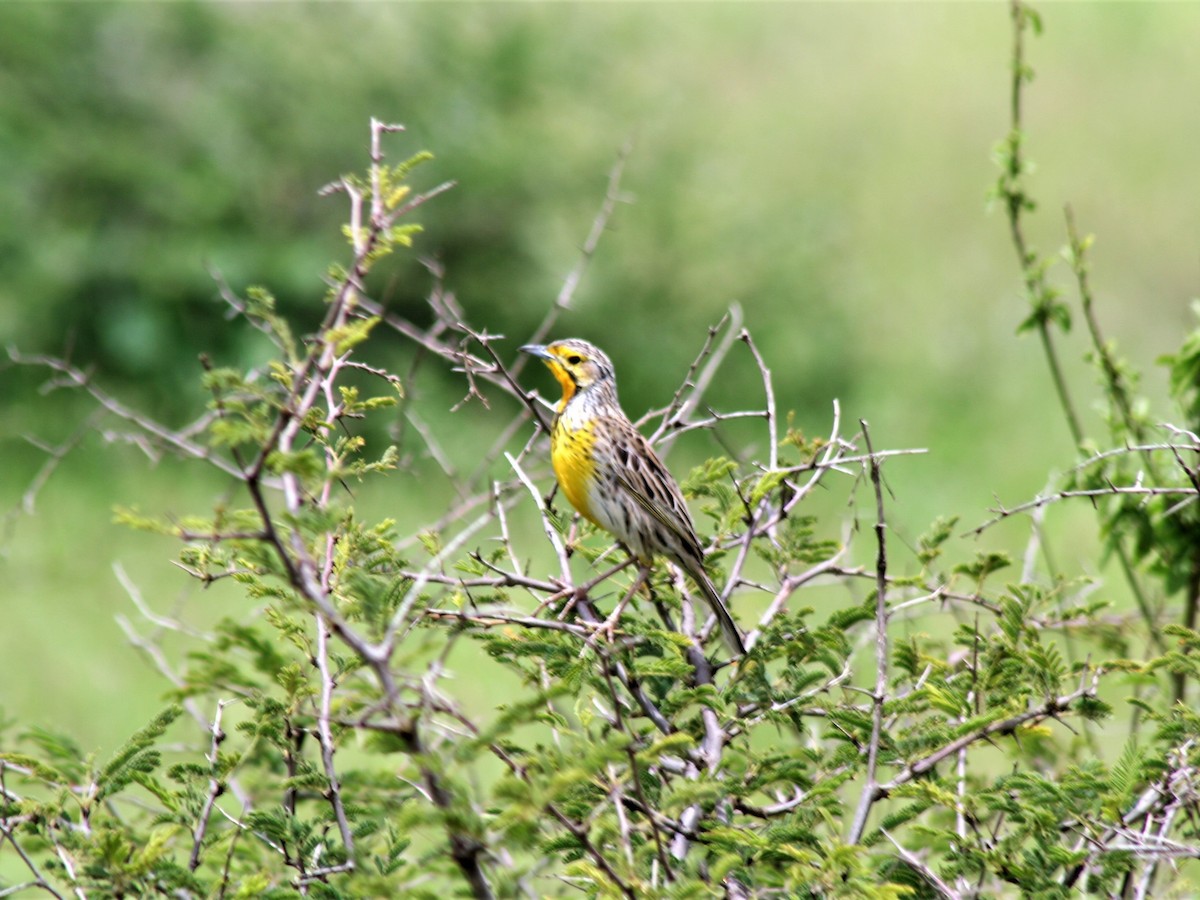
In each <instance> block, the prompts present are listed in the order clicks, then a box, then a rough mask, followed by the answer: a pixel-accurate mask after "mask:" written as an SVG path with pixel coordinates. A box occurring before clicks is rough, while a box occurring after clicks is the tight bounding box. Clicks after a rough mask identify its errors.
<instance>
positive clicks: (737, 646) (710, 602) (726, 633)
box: [687, 566, 746, 656]
mask: <svg viewBox="0 0 1200 900" xmlns="http://www.w3.org/2000/svg"><path fill="white" fill-rule="evenodd" d="M687 572H688V574H689V575H691V576H692V580H693V581H694V582H696V585H697V586H698V587H699V588H700V592H701V593H702V594H703V595H704V601H705V603H706V605H707V606H708V608H709V609H710V610H711V611H712V613H713V615H715V616H716V617H717V624H718V625H720V626H721V637H723V638H724V639H725V643H726V644H727V645H728V646H729V649H730V650H731V651H732V652H733V654H734V655H735V656H745V655H746V645H745V644H744V643H743V642H742V633H741V632H740V631H738V627H737V623H736V622H734V621H733V616H731V615H730V614H729V610H728V609H727V608H726V606H725V603H724V601H722V600H721V595H720V594H719V593H718V592H717V587H716V585H714V584H713V583H712V579H711V578H709V577H708V573H707V572H705V571H704V569H699V570H697V569H696V568H694V567H692V566H687Z"/></svg>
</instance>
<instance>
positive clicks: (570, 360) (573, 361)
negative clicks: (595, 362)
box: [567, 354, 583, 366]
mask: <svg viewBox="0 0 1200 900" xmlns="http://www.w3.org/2000/svg"><path fill="white" fill-rule="evenodd" d="M567 362H568V363H570V364H571V365H573V366H577V365H579V364H580V363H581V362H583V357H582V356H577V355H575V354H571V355H570V356H568V357H567Z"/></svg>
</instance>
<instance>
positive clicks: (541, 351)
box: [517, 344, 554, 359]
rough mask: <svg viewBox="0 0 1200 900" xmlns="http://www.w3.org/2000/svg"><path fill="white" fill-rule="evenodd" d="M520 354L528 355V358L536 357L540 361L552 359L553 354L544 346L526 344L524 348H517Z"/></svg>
mask: <svg viewBox="0 0 1200 900" xmlns="http://www.w3.org/2000/svg"><path fill="white" fill-rule="evenodd" d="M517 349H519V350H520V351H521V352H522V353H528V354H529V355H530V356H537V357H539V358H541V359H554V354H553V353H551V352H550V351H549V350H547V349H546V345H545V344H526V345H525V346H524V347H518V348H517Z"/></svg>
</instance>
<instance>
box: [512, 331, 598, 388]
mask: <svg viewBox="0 0 1200 900" xmlns="http://www.w3.org/2000/svg"><path fill="white" fill-rule="evenodd" d="M521 351H522V352H524V353H529V354H531V355H533V356H536V357H538V358H539V359H541V360H542V362H544V363H545V364H546V368H548V369H549V370H550V372H551V373H552V374H553V375H554V377H555V379H556V380H557V381H558V383H559V384H560V385H561V386H562V389H563V401H564V402H565V401H567V400H570V399H571V398H572V397H573V396H575V394H576V393H577V392H579V391H586V390H587V389H588V388H590V387H592V386H593V385H597V384H603V383H605V382H609V383H611V382H612V381H613V378H614V375H613V365H612V361H611V360H610V359H609V358H608V357H607V356H606V355H605V353H604V351H603V350H601V349H600V348H599V347H597V346H596V345H595V344H589V343H588V342H587V341H581V340H579V339H578V338H566V339H564V340H561V341H555V342H554V343H552V344H526V345H525V346H524V347H522V348H521Z"/></svg>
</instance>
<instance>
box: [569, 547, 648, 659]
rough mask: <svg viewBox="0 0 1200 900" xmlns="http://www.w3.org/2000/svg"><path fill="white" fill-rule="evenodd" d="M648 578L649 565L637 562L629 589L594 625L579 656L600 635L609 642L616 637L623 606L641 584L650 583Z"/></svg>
mask: <svg viewBox="0 0 1200 900" xmlns="http://www.w3.org/2000/svg"><path fill="white" fill-rule="evenodd" d="M649 578H650V567H649V566H646V565H641V564H640V563H639V565H638V574H637V578H635V579H634V580H633V584H631V585H630V586H629V590H627V591H626V592H625V596H624V597H622V598H621V600H620V602H618V603H617V605H616V606H615V607H613V611H612V612H611V613H609V615H608V618H607V619H605V620H604V621H603V622H601V623H600V624H599V625H597V626H596V633H595V634H593V635H592V636H591V637H590V638H588V639H587V642H586V643H585V644H584V645H583V649H582V650H581V651H580V652H579V655H580V656H581V657H582V656H583V654H584V653H586V652H587V651H588V649H589V648H590V647H593V646H595V644H596V641H597V640H599V638H600V636H601V635H605V636H606V637H607V640H608V642H609V643H610V644H611V643H612V642H613V641H614V640H615V639H616V630H617V623H618V622H619V621H620V620H621V613H623V612H624V611H625V607H626V606H628V605H629V601H630V600H632V599H633V595H634V594H636V593H637V592H638V590H639V589H640V588H641V587H642V585H644V584H646V585H648V584H649V583H650V582H649Z"/></svg>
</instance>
